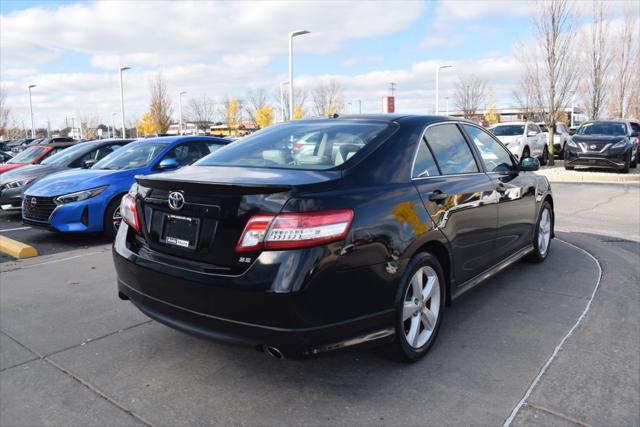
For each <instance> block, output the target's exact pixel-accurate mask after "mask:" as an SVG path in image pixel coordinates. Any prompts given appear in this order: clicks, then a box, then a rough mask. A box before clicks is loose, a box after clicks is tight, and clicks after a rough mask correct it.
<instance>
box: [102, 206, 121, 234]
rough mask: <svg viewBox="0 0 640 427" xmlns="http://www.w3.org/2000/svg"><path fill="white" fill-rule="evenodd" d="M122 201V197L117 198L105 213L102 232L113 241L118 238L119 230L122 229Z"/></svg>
mask: <svg viewBox="0 0 640 427" xmlns="http://www.w3.org/2000/svg"><path fill="white" fill-rule="evenodd" d="M121 201H122V196H116V197H114V198H113V200H112V201H111V202H110V203H109V206H107V209H105V211H104V223H103V225H102V230H103V232H104V234H105V236H107V237H109V238H110V239H113V238H115V237H116V234H117V233H118V228H119V227H120V223H121V222H122V215H120V202H121Z"/></svg>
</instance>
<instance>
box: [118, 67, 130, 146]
mask: <svg viewBox="0 0 640 427" xmlns="http://www.w3.org/2000/svg"><path fill="white" fill-rule="evenodd" d="M130 69H131V67H120V114H121V115H122V116H121V117H120V119H121V120H122V122H121V124H122V138H126V137H127V135H126V134H125V131H124V92H123V90H122V72H123V71H126V70H130Z"/></svg>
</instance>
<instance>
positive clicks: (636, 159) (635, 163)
mask: <svg viewBox="0 0 640 427" xmlns="http://www.w3.org/2000/svg"><path fill="white" fill-rule="evenodd" d="M630 166H631V168H633V169H635V168H637V167H638V152H636V157H634V159H633V161H632V162H631V165H630Z"/></svg>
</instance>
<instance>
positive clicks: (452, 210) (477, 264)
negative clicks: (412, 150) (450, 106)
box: [413, 122, 498, 284]
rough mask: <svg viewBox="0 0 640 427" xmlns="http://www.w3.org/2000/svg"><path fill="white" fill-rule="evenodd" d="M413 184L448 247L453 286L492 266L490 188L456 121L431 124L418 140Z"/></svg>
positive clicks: (493, 226) (494, 206) (493, 214)
mask: <svg viewBox="0 0 640 427" xmlns="http://www.w3.org/2000/svg"><path fill="white" fill-rule="evenodd" d="M413 183H414V185H415V187H416V188H417V190H418V192H419V193H420V196H421V198H422V202H423V204H424V206H425V208H426V209H427V211H428V213H429V215H430V216H431V218H432V220H433V221H434V223H435V225H436V227H437V228H438V229H439V230H440V231H441V232H442V233H443V234H444V236H445V237H446V238H447V240H448V241H449V244H450V245H451V251H452V254H453V257H452V259H453V272H454V274H455V278H456V282H457V283H458V284H462V283H463V282H465V281H466V280H469V279H471V278H472V277H474V276H476V275H478V274H479V273H481V272H482V271H484V270H485V269H487V268H488V267H489V266H490V265H491V262H492V258H493V257H492V248H493V240H494V239H495V236H496V227H497V223H498V210H497V203H496V202H497V201H496V200H495V199H492V196H493V194H494V188H493V187H494V185H493V183H492V181H491V179H490V178H489V177H488V176H487V175H486V174H485V173H483V172H482V171H481V170H480V167H479V166H478V163H477V159H476V158H475V156H474V154H473V151H472V149H471V147H470V146H469V144H468V143H467V141H466V140H465V138H464V136H463V134H462V131H461V130H460V128H459V127H458V125H457V124H455V123H450V122H449V123H444V124H437V125H431V126H429V127H428V128H427V129H426V131H425V132H424V136H423V138H422V139H421V140H420V145H419V147H418V152H417V154H416V159H415V161H414V168H413Z"/></svg>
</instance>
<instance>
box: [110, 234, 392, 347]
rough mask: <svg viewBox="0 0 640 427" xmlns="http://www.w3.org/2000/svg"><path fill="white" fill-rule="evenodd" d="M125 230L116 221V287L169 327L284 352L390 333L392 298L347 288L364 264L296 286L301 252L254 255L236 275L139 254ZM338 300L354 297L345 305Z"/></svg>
mask: <svg viewBox="0 0 640 427" xmlns="http://www.w3.org/2000/svg"><path fill="white" fill-rule="evenodd" d="M126 233H128V227H127V226H126V225H123V226H122V227H121V229H120V230H119V231H118V236H117V237H116V241H115V242H114V247H113V258H114V263H115V268H116V272H117V276H118V292H119V295H120V297H121V298H122V299H129V300H131V302H132V303H133V304H134V305H135V306H136V307H138V308H139V309H140V310H141V311H142V312H143V313H145V314H146V315H148V316H149V317H151V318H152V319H155V320H157V321H159V322H161V323H163V324H165V325H168V326H170V327H172V328H175V329H178V330H181V331H184V332H188V333H191V334H195V335H198V336H202V337H206V338H210V339H215V340H220V341H226V342H230V343H235V344H242V345H247V346H251V347H254V348H257V349H262V348H264V347H265V346H269V347H275V348H277V349H278V350H279V351H280V352H281V353H282V354H283V355H284V356H286V357H303V356H309V355H314V354H319V353H323V352H325V351H330V350H336V349H339V348H344V347H349V346H352V345H356V344H363V343H366V342H381V341H385V340H391V339H392V338H393V335H394V328H393V324H394V313H395V311H394V310H393V298H388V300H387V298H386V297H385V298H384V301H380V303H381V305H380V304H378V307H375V306H376V302H375V301H371V300H366V298H365V299H363V298H362V294H361V293H359V292H358V293H359V297H358V296H357V295H358V293H355V294H354V292H352V291H353V289H351V290H350V289H349V283H348V282H349V281H351V282H352V283H353V287H357V286H359V284H357V283H355V280H354V278H355V277H357V276H360V277H363V276H364V277H366V276H367V273H366V272H363V271H360V272H353V273H352V274H349V273H345V277H342V278H340V277H338V278H336V279H335V280H334V281H333V283H317V281H316V283H314V284H313V285H312V286H308V284H303V285H302V286H299V283H297V284H294V282H300V281H302V280H303V278H305V277H308V276H309V275H310V274H311V273H310V270H311V269H313V268H314V267H316V268H317V266H315V265H309V264H307V267H306V270H305V271H300V267H299V265H300V264H298V267H297V269H296V273H297V275H296V276H293V275H291V273H292V272H293V271H292V270H290V269H291V268H292V267H293V266H295V265H296V263H295V262H293V261H296V262H300V263H301V264H302V265H304V260H302V259H300V256H299V255H300V254H298V255H293V254H292V255H291V256H294V257H296V259H295V260H294V259H289V261H290V262H286V260H284V258H286V257H287V254H284V255H283V257H284V258H282V257H281V259H280V260H279V261H284V262H276V263H272V264H265V263H261V262H260V261H258V260H257V261H256V262H255V263H254V264H253V265H252V266H251V267H249V268H248V269H247V270H246V271H245V272H244V273H243V274H240V275H235V276H231V275H222V274H210V273H208V274H203V273H198V272H195V271H193V270H185V269H181V268H179V267H176V266H175V265H166V264H161V263H156V262H154V261H152V260H150V259H149V258H146V257H145V256H143V255H140V256H139V255H138V254H136V253H134V252H132V251H131V250H129V248H128V247H127V243H126V239H125V237H126ZM316 249H317V248H316ZM282 254H283V253H282V252H281V253H280V255H282ZM269 255H270V257H271V258H277V257H278V256H279V255H278V253H275V252H274V253H271V254H269ZM285 273H287V274H285ZM368 285H369V286H372V284H371V283H370V282H369V284H368ZM336 286H337V287H344V291H343V292H342V295H340V294H337V293H335V292H334V290H335V289H336ZM373 286H375V285H373ZM373 286H372V287H373ZM323 288H324V290H323ZM393 293H394V292H393V291H391V292H390V294H389V295H392V294H393ZM380 299H383V298H380ZM345 300H353V302H354V303H355V304H354V306H353V308H352V310H351V312H349V310H348V309H346V308H345V307H349V305H348V304H345ZM358 302H360V305H358ZM367 306H368V307H367ZM382 306H384V307H382ZM363 307H365V309H363ZM376 308H378V309H376Z"/></svg>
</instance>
